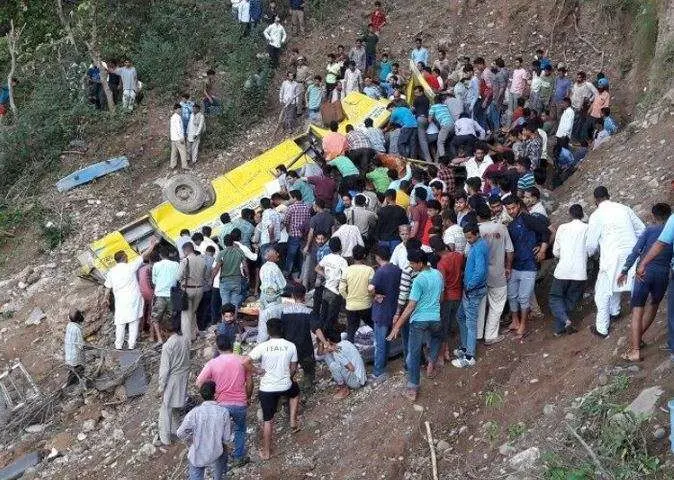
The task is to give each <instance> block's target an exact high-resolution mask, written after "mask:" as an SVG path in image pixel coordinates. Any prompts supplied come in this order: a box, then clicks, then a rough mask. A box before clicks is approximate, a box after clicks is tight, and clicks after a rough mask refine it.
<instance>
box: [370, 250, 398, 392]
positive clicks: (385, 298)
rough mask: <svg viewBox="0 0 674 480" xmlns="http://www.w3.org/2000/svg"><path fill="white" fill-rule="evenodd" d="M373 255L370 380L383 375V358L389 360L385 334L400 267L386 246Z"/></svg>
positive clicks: (394, 303)
mask: <svg viewBox="0 0 674 480" xmlns="http://www.w3.org/2000/svg"><path fill="white" fill-rule="evenodd" d="M374 258H375V260H376V262H377V265H378V266H379V268H377V270H376V271H375V273H374V277H372V281H371V282H370V286H369V287H368V289H369V291H370V293H371V294H372V295H374V298H373V301H372V322H373V323H374V371H373V372H372V380H374V381H376V382H380V381H382V380H385V379H386V362H387V360H388V344H387V343H386V335H388V333H389V330H390V329H391V324H392V322H393V315H395V313H396V308H397V307H398V290H399V289H400V273H401V271H400V269H399V268H398V267H397V266H395V265H393V264H392V263H390V262H389V259H390V258H391V253H390V251H389V249H388V248H387V247H385V246H380V247H379V248H377V250H376V252H375V255H374Z"/></svg>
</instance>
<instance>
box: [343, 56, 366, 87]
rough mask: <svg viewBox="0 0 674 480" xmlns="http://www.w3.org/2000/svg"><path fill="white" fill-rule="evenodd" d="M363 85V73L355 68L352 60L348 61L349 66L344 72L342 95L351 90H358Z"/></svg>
mask: <svg viewBox="0 0 674 480" xmlns="http://www.w3.org/2000/svg"><path fill="white" fill-rule="evenodd" d="M362 86H363V74H362V72H361V71H360V70H359V69H357V68H356V64H355V62H353V61H350V62H349V68H347V69H346V71H345V72H344V95H348V94H349V93H351V92H360V90H361V88H362Z"/></svg>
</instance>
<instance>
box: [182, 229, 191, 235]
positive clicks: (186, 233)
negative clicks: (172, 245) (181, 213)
mask: <svg viewBox="0 0 674 480" xmlns="http://www.w3.org/2000/svg"><path fill="white" fill-rule="evenodd" d="M189 234H190V231H189V230H188V229H186V228H183V229H182V230H180V236H181V237H182V236H183V235H189Z"/></svg>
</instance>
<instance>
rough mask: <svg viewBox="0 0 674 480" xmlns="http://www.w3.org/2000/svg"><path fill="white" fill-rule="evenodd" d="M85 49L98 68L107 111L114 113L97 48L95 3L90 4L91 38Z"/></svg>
mask: <svg viewBox="0 0 674 480" xmlns="http://www.w3.org/2000/svg"><path fill="white" fill-rule="evenodd" d="M85 43H86V45H87V49H88V50H89V56H90V57H91V60H92V61H93V63H94V65H95V66H96V67H97V68H98V71H99V73H100V77H101V87H103V92H104V93H105V99H106V101H107V104H108V110H109V111H111V112H114V111H115V100H114V98H113V96H112V90H110V86H109V85H108V76H107V74H106V72H107V70H106V69H105V68H103V62H102V61H101V52H100V50H99V48H98V24H97V23H96V2H92V4H91V38H90V41H88V42H85Z"/></svg>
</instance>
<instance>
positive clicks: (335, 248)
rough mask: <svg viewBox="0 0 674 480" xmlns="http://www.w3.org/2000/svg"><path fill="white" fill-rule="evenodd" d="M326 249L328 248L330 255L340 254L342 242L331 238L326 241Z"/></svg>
mask: <svg viewBox="0 0 674 480" xmlns="http://www.w3.org/2000/svg"><path fill="white" fill-rule="evenodd" d="M328 248H330V252H332V253H340V252H341V251H342V241H341V240H340V239H339V237H332V238H331V239H330V240H329V241H328Z"/></svg>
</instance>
